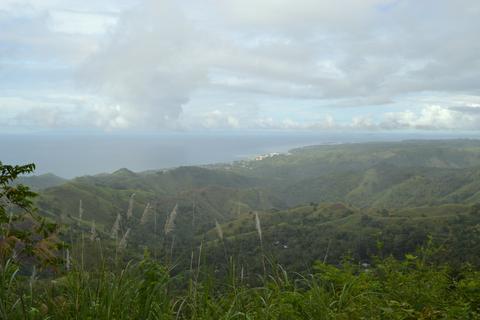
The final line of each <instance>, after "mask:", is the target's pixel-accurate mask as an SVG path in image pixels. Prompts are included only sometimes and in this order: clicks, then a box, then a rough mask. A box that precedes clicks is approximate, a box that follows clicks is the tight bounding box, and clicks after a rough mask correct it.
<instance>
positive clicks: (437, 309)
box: [0, 250, 480, 319]
mask: <svg viewBox="0 0 480 320" xmlns="http://www.w3.org/2000/svg"><path fill="white" fill-rule="evenodd" d="M202 259H203V258H202V257H199V258H198V264H195V267H194V269H192V270H185V271H184V272H182V273H177V274H176V275H173V273H172V271H171V270H169V269H167V268H166V267H165V265H163V264H162V263H160V262H158V261H155V260H154V259H152V258H151V257H150V255H149V254H148V252H146V253H145V255H144V258H143V259H142V260H141V261H137V262H128V263H126V264H124V265H123V266H122V267H118V266H117V267H115V266H111V267H108V266H107V264H105V263H103V264H102V265H101V266H99V267H98V268H91V269H90V270H86V269H85V268H84V266H81V265H79V264H76V263H75V260H74V261H73V268H72V269H71V270H70V271H68V272H67V271H63V272H60V273H58V274H55V275H54V276H53V277H52V276H50V277H43V278H41V279H35V277H32V276H30V275H21V273H20V267H19V266H18V265H17V264H15V262H14V261H13V260H8V261H6V263H4V264H3V265H2V268H1V269H0V312H1V313H0V315H1V318H2V319H480V271H478V270H473V269H471V268H469V267H468V266H467V267H465V268H463V269H462V270H457V271H454V270H452V269H449V268H448V267H446V266H442V265H433V264H430V263H428V252H427V251H426V250H423V251H422V250H420V251H419V253H418V254H417V256H415V255H412V254H409V255H407V256H406V259H404V260H403V261H400V260H396V259H394V258H391V257H388V258H385V259H379V258H377V259H375V262H374V264H373V265H372V266H369V265H359V264H356V263H353V262H351V261H348V260H345V261H344V263H343V264H342V265H341V266H334V265H328V264H324V263H322V262H317V263H315V264H314V266H313V267H312V270H311V272H309V273H306V274H297V273H289V272H288V271H287V270H285V269H284V268H283V267H282V266H280V265H276V264H274V263H270V264H269V265H268V268H267V269H268V271H267V273H266V275H265V276H261V277H257V278H256V281H252V279H250V280H249V279H247V278H246V277H244V275H243V274H242V273H243V270H242V269H241V268H239V266H236V265H235V264H234V263H233V260H230V266H229V268H228V269H229V270H228V273H227V274H226V275H224V276H218V275H215V273H214V272H211V269H210V268H209V267H208V266H207V265H204V264H203V265H202V263H201V261H202ZM254 280H255V279H254Z"/></svg>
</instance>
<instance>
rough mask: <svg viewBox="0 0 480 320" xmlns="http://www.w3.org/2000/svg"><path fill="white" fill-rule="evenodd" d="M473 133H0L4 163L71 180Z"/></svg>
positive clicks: (467, 136)
mask: <svg viewBox="0 0 480 320" xmlns="http://www.w3.org/2000/svg"><path fill="white" fill-rule="evenodd" d="M478 137H479V136H478V135H476V134H473V133H458V132H457V133H444V134H439V133H438V132H436V133H435V134H432V133H428V132H426V133H418V132H417V133H405V132H402V133H388V134H386V133H352V132H349V133H319V132H221V133H219V132H218V131H215V132H202V133H191V132H189V133H183V132H174V133H172V132H169V133H157V134H128V135H127V134H106V133H95V134H83V133H82V134H78V133H76V134H72V133H68V134H64V135H62V134H58V133H55V134H47V133H44V134H38V133H36V134H2V135H0V150H1V151H0V156H1V159H2V161H3V162H4V163H5V164H24V163H30V162H34V163H35V164H36V165H37V170H36V174H43V173H48V172H51V173H54V174H56V175H59V176H61V177H65V178H73V177H76V176H82V175H93V174H98V173H105V172H113V171H115V170H117V169H119V168H128V169H130V170H133V171H144V170H150V169H163V168H171V167H176V166H182V165H201V164H211V163H219V162H232V161H236V160H243V159H249V158H252V157H254V156H255V155H260V154H265V153H270V152H287V151H288V150H290V149H292V148H296V147H301V146H308V145H319V144H338V143H350V142H354V143H355V142H367V141H399V140H406V139H445V138H447V139H448V138H478Z"/></svg>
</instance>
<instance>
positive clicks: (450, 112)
mask: <svg viewBox="0 0 480 320" xmlns="http://www.w3.org/2000/svg"><path fill="white" fill-rule="evenodd" d="M479 111H480V108H479V107H466V106H465V107H457V108H448V107H442V106H439V105H430V106H426V107H424V108H423V109H421V111H420V112H418V113H416V112H412V111H408V110H407V111H403V112H395V113H387V114H386V115H385V116H384V120H383V121H382V122H381V123H380V125H379V127H380V128H383V129H388V130H395V129H396V130H398V129H422V130H479V129H480V112H479Z"/></svg>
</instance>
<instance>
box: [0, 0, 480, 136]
mask: <svg viewBox="0 0 480 320" xmlns="http://www.w3.org/2000/svg"><path fill="white" fill-rule="evenodd" d="M92 129H94V130H100V131H109V132H111V131H122V132H128V131H129V130H131V131H135V130H151V131H157V130H183V131H184V130H187V131H188V130H216V129H220V130H261V129H265V130H269V129H274V130H307V129H311V130H319V131H321V130H327V131H335V130H367V131H379V130H384V131H391V130H408V131H412V130H437V131H445V130H454V131H465V130H479V129H480V1H479V0H450V1H445V0H421V1H419V0H336V1H326V0H295V1H287V0H203V1H198V0H191V1H190V0H183V1H179V0H175V1H174V0H171V1H170V0H144V1H142V0H137V1H134V0H102V1H98V0H82V1H78V0H75V1H74V0H24V1H21V0H0V132H7V133H8V132H18V131H26V130H27V131H28V130H30V131H39V130H49V131H58V132H64V131H65V130H92Z"/></svg>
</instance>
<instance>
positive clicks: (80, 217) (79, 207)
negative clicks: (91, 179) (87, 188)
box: [78, 199, 83, 219]
mask: <svg viewBox="0 0 480 320" xmlns="http://www.w3.org/2000/svg"><path fill="white" fill-rule="evenodd" d="M82 217H83V203H82V199H80V202H79V204H78V218H79V219H82Z"/></svg>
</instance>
